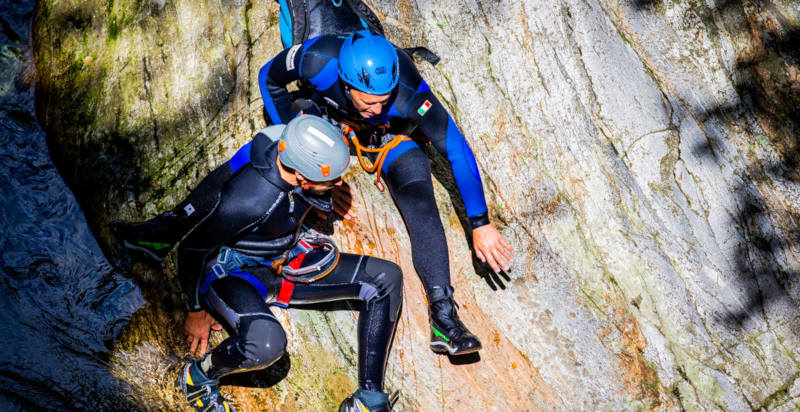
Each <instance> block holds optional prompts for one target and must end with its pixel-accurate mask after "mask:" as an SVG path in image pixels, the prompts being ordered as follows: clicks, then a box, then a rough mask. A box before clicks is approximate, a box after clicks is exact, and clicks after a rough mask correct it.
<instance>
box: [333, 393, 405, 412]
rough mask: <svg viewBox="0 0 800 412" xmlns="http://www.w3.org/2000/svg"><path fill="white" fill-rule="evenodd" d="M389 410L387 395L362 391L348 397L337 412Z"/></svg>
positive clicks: (384, 411) (377, 411) (380, 411)
mask: <svg viewBox="0 0 800 412" xmlns="http://www.w3.org/2000/svg"><path fill="white" fill-rule="evenodd" d="M368 405H369V406H368ZM391 410H392V408H391V406H390V405H389V396H388V395H386V394H385V393H383V392H372V391H365V390H363V389H359V390H357V391H356V392H355V393H353V394H352V395H350V396H348V397H347V398H346V399H345V400H344V401H342V404H341V405H340V406H339V412H389V411H391Z"/></svg>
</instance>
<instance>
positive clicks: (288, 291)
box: [275, 278, 294, 308]
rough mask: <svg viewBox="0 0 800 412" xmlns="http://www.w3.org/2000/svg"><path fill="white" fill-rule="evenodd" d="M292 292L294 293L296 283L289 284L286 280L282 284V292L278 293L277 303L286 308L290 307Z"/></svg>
mask: <svg viewBox="0 0 800 412" xmlns="http://www.w3.org/2000/svg"><path fill="white" fill-rule="evenodd" d="M292 292H294V282H289V281H288V280H286V279H285V278H284V279H283V281H282V282H281V290H280V292H278V299H277V301H276V302H275V303H276V304H277V305H279V306H283V307H284V308H286V307H288V306H289V301H290V300H292Z"/></svg>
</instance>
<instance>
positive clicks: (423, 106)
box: [417, 100, 432, 116]
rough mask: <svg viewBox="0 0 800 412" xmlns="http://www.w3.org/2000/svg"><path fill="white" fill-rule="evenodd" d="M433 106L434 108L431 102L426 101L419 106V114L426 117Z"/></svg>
mask: <svg viewBox="0 0 800 412" xmlns="http://www.w3.org/2000/svg"><path fill="white" fill-rule="evenodd" d="M431 106H432V105H431V102H430V101H428V100H425V103H422V104H421V105H420V106H419V109H417V113H419V115H420V116H425V113H428V109H430V108H431Z"/></svg>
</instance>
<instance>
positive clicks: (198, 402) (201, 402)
mask: <svg viewBox="0 0 800 412" xmlns="http://www.w3.org/2000/svg"><path fill="white" fill-rule="evenodd" d="M197 406H199V407H201V408H202V407H203V401H201V400H200V399H198V400H197Z"/></svg>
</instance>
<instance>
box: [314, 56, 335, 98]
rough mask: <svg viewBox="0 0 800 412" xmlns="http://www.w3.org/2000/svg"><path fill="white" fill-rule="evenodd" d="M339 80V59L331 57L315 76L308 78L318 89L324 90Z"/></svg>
mask: <svg viewBox="0 0 800 412" xmlns="http://www.w3.org/2000/svg"><path fill="white" fill-rule="evenodd" d="M338 80H339V61H338V60H336V59H334V58H331V59H330V60H328V63H326V64H325V66H324V67H323V68H322V70H320V71H319V72H318V73H317V75H316V76H314V77H312V78H310V79H308V81H309V82H310V83H311V84H312V85H314V88H316V89H317V90H319V91H325V90H327V89H328V88H329V87H331V86H333V84H334V83H336V82H337V81H338Z"/></svg>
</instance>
